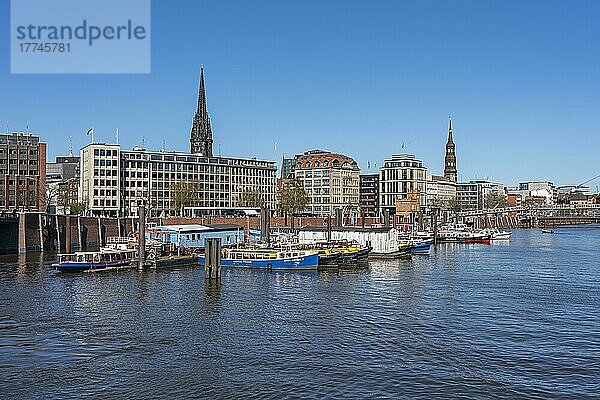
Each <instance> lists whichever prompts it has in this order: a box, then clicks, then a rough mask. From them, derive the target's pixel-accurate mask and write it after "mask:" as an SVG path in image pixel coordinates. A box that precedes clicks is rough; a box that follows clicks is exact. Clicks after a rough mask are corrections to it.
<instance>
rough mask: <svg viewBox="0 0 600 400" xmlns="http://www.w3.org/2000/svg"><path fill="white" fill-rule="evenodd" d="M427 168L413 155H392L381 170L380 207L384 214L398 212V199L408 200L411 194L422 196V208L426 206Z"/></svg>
mask: <svg viewBox="0 0 600 400" xmlns="http://www.w3.org/2000/svg"><path fill="white" fill-rule="evenodd" d="M426 188H427V168H426V167H424V166H423V161H421V160H418V159H417V158H416V157H415V156H414V155H412V154H400V155H392V157H391V158H389V159H387V160H385V161H384V162H383V166H382V167H381V168H380V170H379V207H380V212H381V213H383V212H384V211H385V210H386V209H387V210H389V212H390V214H394V213H395V210H396V202H397V200H398V199H406V198H407V196H408V194H409V192H410V193H414V192H415V191H417V192H418V193H419V194H420V202H421V206H422V207H424V206H425V205H426V201H427V198H426V196H425V193H426Z"/></svg>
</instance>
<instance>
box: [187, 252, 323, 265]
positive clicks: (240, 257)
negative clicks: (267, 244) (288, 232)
mask: <svg viewBox="0 0 600 400" xmlns="http://www.w3.org/2000/svg"><path fill="white" fill-rule="evenodd" d="M204 262H205V256H204V255H201V256H199V257H198V264H200V265H204ZM318 265H319V255H318V253H317V251H312V250H296V249H289V250H279V249H277V250H275V249H224V250H223V254H222V257H221V266H223V267H239V268H260V269H269V270H271V269H280V270H310V269H317V266H318Z"/></svg>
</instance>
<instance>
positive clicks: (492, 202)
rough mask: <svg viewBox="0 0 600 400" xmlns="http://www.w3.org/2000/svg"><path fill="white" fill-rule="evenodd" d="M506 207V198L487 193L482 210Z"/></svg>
mask: <svg viewBox="0 0 600 400" xmlns="http://www.w3.org/2000/svg"><path fill="white" fill-rule="evenodd" d="M506 205H507V202H506V198H505V197H504V196H502V195H499V194H498V193H488V194H486V195H485V198H484V199H483V208H484V209H493V208H503V207H506Z"/></svg>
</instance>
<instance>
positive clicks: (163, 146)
mask: <svg viewBox="0 0 600 400" xmlns="http://www.w3.org/2000/svg"><path fill="white" fill-rule="evenodd" d="M162 144H163V145H162V149H161V151H162V152H163V153H164V152H165V139H163V143H162Z"/></svg>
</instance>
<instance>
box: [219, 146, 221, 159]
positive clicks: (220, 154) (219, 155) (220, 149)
mask: <svg viewBox="0 0 600 400" xmlns="http://www.w3.org/2000/svg"><path fill="white" fill-rule="evenodd" d="M219 157H221V143H219Z"/></svg>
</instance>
